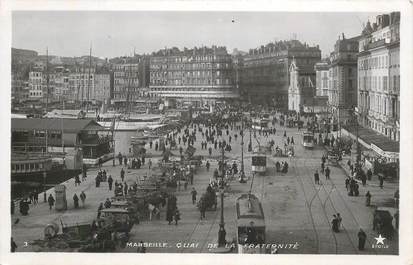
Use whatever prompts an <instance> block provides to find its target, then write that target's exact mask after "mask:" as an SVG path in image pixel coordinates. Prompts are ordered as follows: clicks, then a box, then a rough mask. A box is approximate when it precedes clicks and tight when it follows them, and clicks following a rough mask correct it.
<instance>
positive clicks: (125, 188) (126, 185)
mask: <svg viewBox="0 0 413 265" xmlns="http://www.w3.org/2000/svg"><path fill="white" fill-rule="evenodd" d="M123 192H124V194H125V195H127V194H128V184H127V183H126V182H125V187H124V188H123Z"/></svg>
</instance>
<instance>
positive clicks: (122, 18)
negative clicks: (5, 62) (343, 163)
mask: <svg viewBox="0 0 413 265" xmlns="http://www.w3.org/2000/svg"><path fill="white" fill-rule="evenodd" d="M376 15H378V13H356V12H351V13H350V12H347V13H332V12H328V13H327V12H326V13H308V12H307V13H297V12H216V11H215V12H199V11H198V12H194V11H187V12H185V11H183V12H177V11H149V12H148V11H110V12H109V11H14V12H13V14H12V47H14V48H21V49H30V50H35V51H37V52H39V54H45V53H46V47H47V48H48V50H49V54H50V55H59V56H82V55H88V54H89V47H90V46H92V55H93V56H97V57H101V58H112V57H117V56H124V55H131V54H133V51H134V50H135V52H136V53H137V54H143V53H151V52H153V51H157V50H159V49H163V48H165V47H173V46H175V47H178V48H179V49H183V47H188V48H192V47H195V46H197V47H200V46H202V45H205V46H211V45H217V46H226V47H227V49H228V51H229V52H232V50H233V49H234V48H237V49H239V50H243V51H248V50H249V49H251V48H256V47H259V46H260V45H265V44H267V43H269V42H272V41H275V40H288V39H292V38H294V37H295V38H297V39H298V40H300V41H302V42H306V43H308V44H310V45H320V49H321V51H322V54H323V57H324V56H326V55H328V54H329V53H330V52H331V51H332V49H333V47H334V43H335V42H336V40H337V39H338V36H339V35H340V36H341V33H344V34H345V36H346V38H351V37H354V36H357V35H359V34H360V33H361V30H362V27H363V24H365V23H366V22H367V20H368V19H370V21H375V16H376Z"/></svg>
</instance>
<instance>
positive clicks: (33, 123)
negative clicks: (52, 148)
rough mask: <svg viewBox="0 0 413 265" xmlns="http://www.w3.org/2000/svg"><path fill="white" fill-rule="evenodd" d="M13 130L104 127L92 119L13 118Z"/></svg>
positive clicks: (74, 130)
mask: <svg viewBox="0 0 413 265" xmlns="http://www.w3.org/2000/svg"><path fill="white" fill-rule="evenodd" d="M11 130H12V131H19V130H49V131H61V130H63V132H80V131H100V130H104V127H102V126H101V125H99V124H98V123H97V122H96V121H94V120H91V119H41V118H28V119H17V118H12V119H11Z"/></svg>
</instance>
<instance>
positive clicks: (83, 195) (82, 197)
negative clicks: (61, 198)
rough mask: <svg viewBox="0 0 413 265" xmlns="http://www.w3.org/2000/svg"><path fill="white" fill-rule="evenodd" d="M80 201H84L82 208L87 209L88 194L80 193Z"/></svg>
mask: <svg viewBox="0 0 413 265" xmlns="http://www.w3.org/2000/svg"><path fill="white" fill-rule="evenodd" d="M80 200H81V201H82V207H83V208H85V200H86V194H85V192H84V191H82V192H81V193H80Z"/></svg>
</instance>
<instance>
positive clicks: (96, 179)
mask: <svg viewBox="0 0 413 265" xmlns="http://www.w3.org/2000/svg"><path fill="white" fill-rule="evenodd" d="M100 180H101V178H100V174H98V175H97V176H96V178H95V183H96V188H99V187H100Z"/></svg>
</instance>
